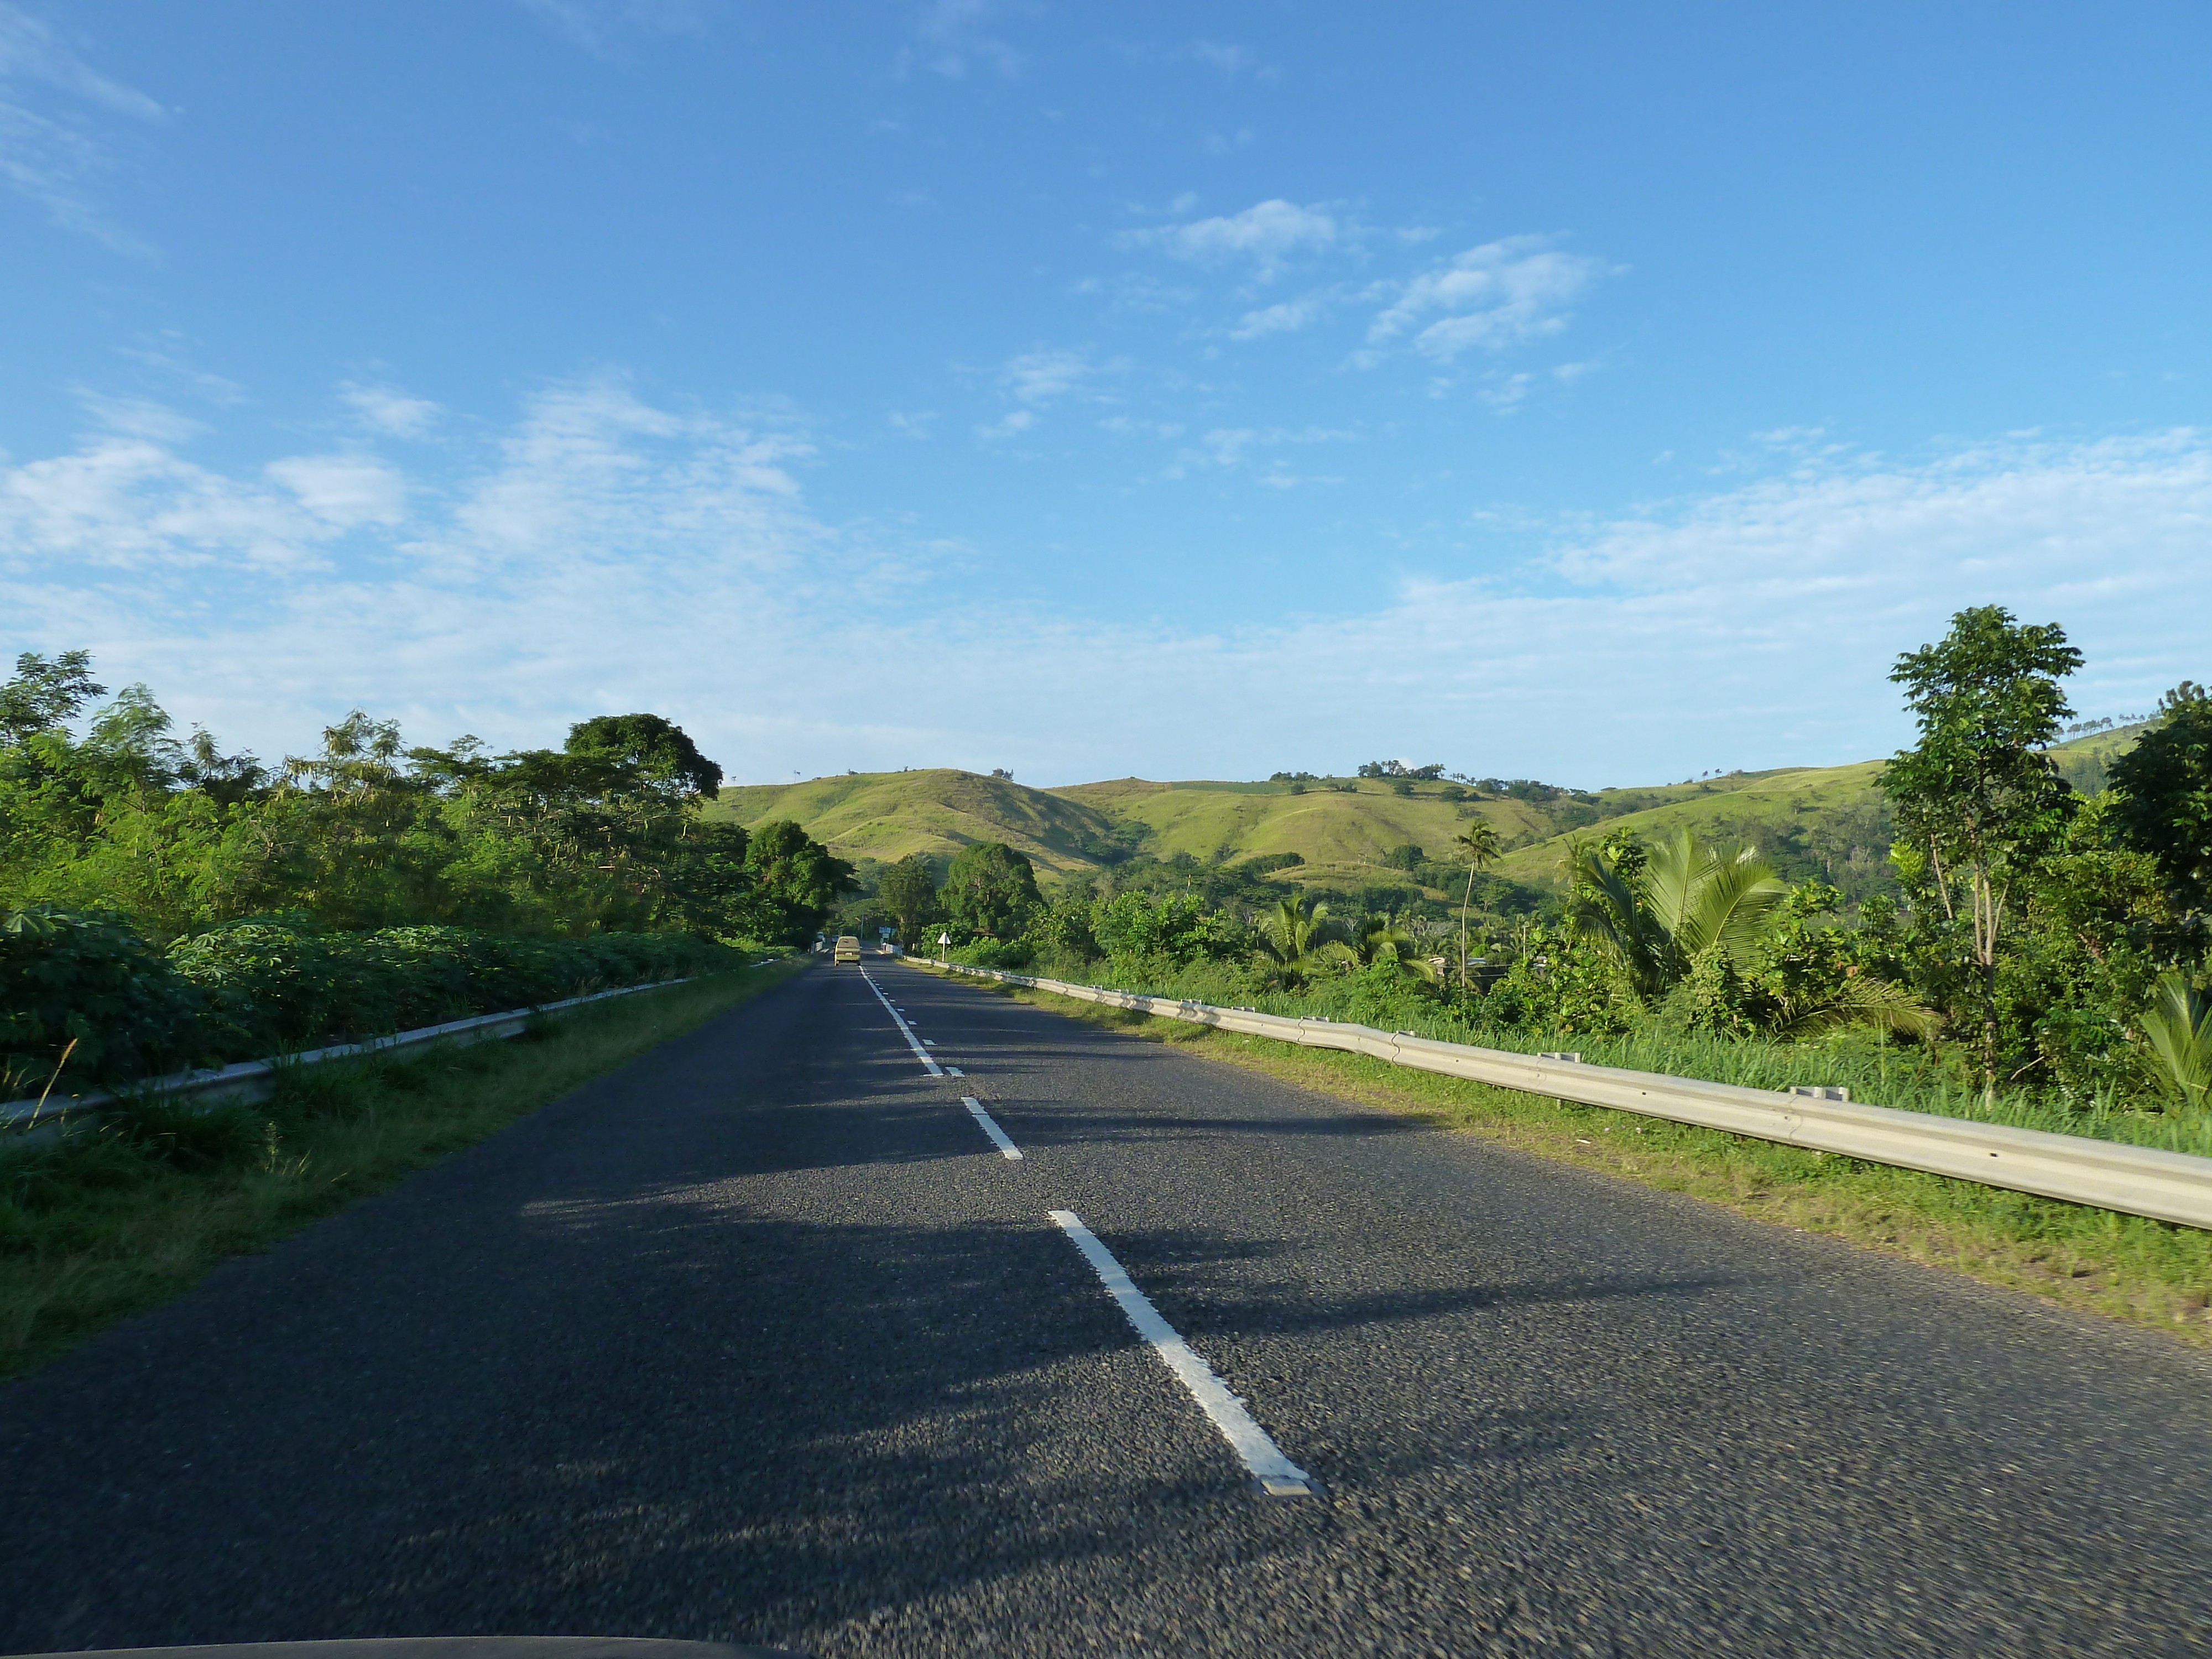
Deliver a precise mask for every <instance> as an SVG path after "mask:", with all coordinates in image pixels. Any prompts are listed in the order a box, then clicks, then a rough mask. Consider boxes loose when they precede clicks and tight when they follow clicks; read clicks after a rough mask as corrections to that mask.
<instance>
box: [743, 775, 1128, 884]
mask: <svg viewBox="0 0 2212 1659" xmlns="http://www.w3.org/2000/svg"><path fill="white" fill-rule="evenodd" d="M708 811H710V812H713V813H714V814H716V815H718V816H722V817H732V818H734V819H736V820H737V821H738V823H742V824H744V825H745V826H746V827H747V828H750V827H751V826H753V825H755V824H757V823H766V822H767V821H768V820H769V819H771V818H790V819H792V820H793V821H794V822H796V823H798V824H799V827H800V828H801V829H805V831H806V833H807V834H808V835H810V836H813V837H814V839H815V840H817V841H818V842H821V843H822V844H823V846H825V847H827V848H829V850H830V851H832V852H833V853H836V854H837V855H838V856H839V857H840V858H848V859H862V858H871V859H882V860H885V861H887V862H888V861H890V860H896V859H902V858H904V857H905V856H906V855H907V854H909V853H927V854H934V855H941V856H947V857H949V856H951V854H955V853H957V852H958V851H959V850H960V849H961V848H963V847H966V846H969V845H971V844H972V843H974V842H980V841H1002V842H1006V844H1007V845H1008V846H1010V847H1013V848H1018V849H1019V850H1020V851H1022V852H1024V853H1026V854H1028V855H1029V856H1030V860H1032V861H1033V862H1035V863H1036V866H1037V867H1038V869H1039V871H1040V872H1042V873H1051V872H1066V871H1069V870H1076V869H1089V868H1091V867H1092V866H1094V865H1095V863H1096V862H1097V860H1096V859H1095V858H1094V857H1093V856H1092V855H1091V853H1090V852H1087V851H1086V850H1085V849H1086V848H1097V847H1098V846H1101V845H1103V844H1104V842H1105V840H1106V838H1107V837H1108V836H1110V835H1111V834H1112V833H1113V829H1114V823H1113V820H1112V819H1110V818H1109V817H1104V816H1103V815H1101V814H1100V813H1098V812H1097V811H1092V810H1091V808H1089V807H1087V806H1085V805H1082V804H1080V803H1079V802H1076V801H1071V800H1063V799H1060V797H1058V796H1057V795H1054V794H1050V793H1047V792H1046V791H1044V790H1042V789H1030V788H1028V787H1024V786H1023V785H1020V784H1018V783H1015V782H1013V781H1012V780H1011V779H1007V778H987V777H979V776H977V775H975V773H973V772H961V771H955V770H952V769H948V768H944V767H933V768H930V769H926V770H922V771H917V772H856V773H853V774H850V775H847V776H845V777H836V778H815V779H813V780H811V781H808V782H805V783H793V784H752V785H744V786H732V787H729V788H726V789H724V790H723V791H721V793H720V795H719V796H718V797H717V798H716V799H715V801H714V805H712V806H711V807H710V808H709V809H708Z"/></svg>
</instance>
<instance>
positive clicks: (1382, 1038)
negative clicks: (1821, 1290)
mask: <svg viewBox="0 0 2212 1659" xmlns="http://www.w3.org/2000/svg"><path fill="white" fill-rule="evenodd" d="M915 965H917V966H932V967H935V966H943V967H945V968H947V969H950V971H951V972H954V973H960V974H972V975H976V976H978V977H980V978H985V979H994V980H1000V981H1004V982H1005V983H1007V984H1010V985H1023V986H1028V987H1030V988H1032V989H1035V990H1039V991H1049V992H1051V993H1053V994H1054V995H1057V996H1064V997H1073V998H1075V999H1077V1000H1080V1001H1084V1002H1097V1003H1103V1004H1104V1005H1106V1006H1109V1007H1115V1008H1128V1009H1133V1010H1135V1011H1136V1012H1139V1013H1146V1014H1154V1015H1158V1016H1159V1017H1161V1018H1167V1019H1182V1020H1189V1021H1192V1022H1194V1024H1200V1025H1213V1026H1218V1027H1219V1028H1220V1029H1221V1030H1225V1031H1241V1032H1243V1033H1245V1034H1246V1035H1248V1036H1264V1037H1273V1038H1274V1039H1275V1040H1276V1041H1278V1042H1295V1043H1297V1044H1299V1045H1301V1046H1303V1047H1304V1048H1336V1049H1341V1050H1343V1051H1345V1052H1346V1053H1348V1054H1366V1055H1369V1056H1370V1057H1371V1058H1373V1059H1376V1060H1389V1062H1391V1063H1392V1064H1393V1065H1397V1066H1411V1067H1412V1068H1413V1069H1414V1070H1416V1071H1421V1072H1437V1073H1442V1074H1443V1075H1444V1076H1447V1077H1461V1078H1467V1079H1471V1080H1473V1081H1474V1082H1477V1083H1490V1084H1495V1085H1498V1087H1500V1088H1505V1089H1517V1090H1520V1091H1522V1092H1524V1093H1527V1094H1533V1095H1548V1096H1550V1097H1552V1098H1553V1099H1554V1100H1569V1101H1573V1102H1576V1103H1578V1104H1581V1105H1584V1106H1609V1107H1612V1108H1613V1109H1615V1110H1618V1111H1624V1112H1640V1113H1642V1114H1643V1115H1644V1116H1646V1117H1658V1118H1666V1119H1668V1120H1669V1121H1673V1122H1676V1123H1692V1124H1696V1125H1699V1126H1700V1127H1704V1128H1708V1129H1723V1130H1726V1131H1727V1132H1729V1133H1731V1134H1739V1135H1749V1136H1752V1137H1753V1138H1754V1139H1759V1140H1771V1141H1777V1142H1779V1143H1781V1144H1782V1145H1784V1146H1802V1147H1805V1148H1807V1149H1808V1150H1810V1151H1814V1152H1836V1153H1840V1154H1842V1155H1843V1156H1844V1157H1846V1158H1863V1159H1865V1160H1866V1161H1867V1162H1868V1163H1869V1164H1894V1165H1896V1166H1898V1167H1899V1168H1900V1169H1906V1170H1924V1171H1926V1172H1927V1173H1929V1174H1930V1175H1940V1176H1952V1177H1954V1178H1955V1179H1957V1180H1961V1181H1973V1182H1980V1183H1981V1184H1982V1185H1983V1186H1985V1187H2002V1188H2006V1189H2007V1190H2008V1191H2011V1192H2017V1193H2033V1194H2038V1195H2039V1196H2040V1197H2044V1198H2060V1199H2065V1200H2068V1201H2069V1202H2071V1203H2075V1204H2092V1205H2095V1206H2097V1207H2099V1208H2100V1209H2106V1210H2118V1211H2121V1212H2124V1213H2126V1214H2129V1215H2141V1216H2149V1217H2151V1218H2154V1219H2155V1220H2159V1221H2172V1222H2179V1224H2180V1225H2183V1226H2185V1227H2203V1228H2212V1158H2198V1157H2195V1156H2193V1155H2192V1154H2190V1153H2187V1152H2166V1151H2163V1150H2161V1149H2160V1148H2158V1147H2154V1146H2126V1145H2124V1144H2121V1143H2119V1142H2117V1141H2110V1140H2093V1139H2089V1138H2088V1137H2087V1136H2085V1135H2063V1134H2052V1133H2049V1132H2047V1131H2045V1130H2042V1129H2015V1128H2012V1127H2008V1126H2007V1125H2004V1124H1997V1123H1975V1122H1971V1121H1967V1120H1966V1119H1963V1118H1949V1117H1937V1116H1936V1115H1932V1114H1930V1113H1927V1112H1905V1111H1899V1110H1898V1109H1895V1108H1894V1107H1889V1106H1869V1105H1866V1104H1864V1103H1861V1102H1857V1101H1840V1100H1831V1099H1820V1098H1814V1097H1808V1096H1805V1095H1796V1094H1778V1093H1774V1092H1772V1091H1769V1090H1765V1089H1746V1088H1741V1087H1739V1086H1738V1085H1735V1084H1729V1083H1706V1082H1703V1081H1700V1080H1699V1079H1694V1078H1680V1077H1662V1076H1660V1075H1658V1074H1656V1073H1650V1072H1628V1071H1621V1070H1619V1069H1617V1068H1615V1067H1613V1066H1585V1065H1583V1064H1582V1063H1580V1062H1579V1061H1577V1060H1565V1059H1560V1058H1556V1057H1551V1056H1543V1055H1530V1054H1514V1053H1512V1052H1510V1050H1506V1049H1502V1048H1475V1047H1474V1046H1472V1045H1471V1044H1467V1043H1459V1042H1437V1040H1436V1039H1434V1038H1432V1037H1420V1036H1413V1035H1412V1034H1411V1033H1410V1032H1397V1033H1393V1032H1389V1031H1378V1030H1375V1029H1374V1028H1373V1027H1372V1026H1367V1025H1350V1024H1338V1023H1337V1022H1335V1021H1333V1020H1326V1019H1291V1018H1285V1017H1284V1016H1281V1015H1279V1014H1262V1013H1255V1012H1250V1011H1249V1010H1246V1009H1242V1008H1217V1007H1215V1006H1213V1005H1212V1004H1211V1003H1205V1002H1179V1001H1176V1000H1172V999H1170V998H1167V997H1147V996H1139V995H1138V994H1135V993H1133V992H1130V991H1112V990H1107V989H1104V988H1103V987H1099V986H1096V985H1074V984H1070V983H1068V982H1067V981H1064V980H1054V979H1033V978H1030V977H1029V976H1028V975H1022V974H1009V973H1005V972H1002V971H1000V970H999V969H993V968H969V967H965V966H963V965H962V964H960V963H944V964H939V963H926V962H923V961H920V960H917V961H916V963H915Z"/></svg>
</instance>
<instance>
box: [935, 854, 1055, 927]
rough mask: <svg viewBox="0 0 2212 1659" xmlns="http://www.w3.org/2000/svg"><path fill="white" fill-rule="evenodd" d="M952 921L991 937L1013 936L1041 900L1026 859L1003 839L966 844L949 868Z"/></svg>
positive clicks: (946, 895)
mask: <svg viewBox="0 0 2212 1659" xmlns="http://www.w3.org/2000/svg"><path fill="white" fill-rule="evenodd" d="M942 898H943V901H944V904H945V908H946V909H947V910H948V911H950V912H951V915H952V919H953V921H957V922H958V923H959V924H960V925H961V926H962V927H965V928H967V929H968V930H969V932H970V933H981V934H983V935H985V936H986V937H987V938H990V939H1012V938H1014V937H1015V936H1016V935H1018V933H1020V932H1021V931H1022V924H1023V923H1024V921H1027V920H1028V918H1029V915H1030V912H1031V911H1032V910H1034V909H1036V908H1037V906H1038V905H1039V904H1041V903H1042V902H1043V900H1042V897H1041V896H1039V894H1038V892H1037V884H1036V870H1035V868H1034V867H1032V866H1031V865H1030V861H1029V860H1028V858H1027V857H1026V856H1025V855H1024V854H1021V853H1019V852H1018V851H1016V850H1015V849H1014V848H1011V847H1009V846H1007V845H1006V842H1002V841H979V842H974V843H973V844H971V845H969V846H967V847H963V848H961V849H960V851H959V853H958V854H956V855H955V856H954V858H953V860H952V867H951V869H950V870H948V871H947V872H945V890H944V893H943V895H942Z"/></svg>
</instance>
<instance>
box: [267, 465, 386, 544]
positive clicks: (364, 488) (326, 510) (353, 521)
mask: <svg viewBox="0 0 2212 1659" xmlns="http://www.w3.org/2000/svg"><path fill="white" fill-rule="evenodd" d="M264 471H267V473H268V475H269V476H270V477H271V478H273V479H274V480H275V481H276V483H280V484H282V485H283V487H284V488H285V489H289V490H290V491H291V492H292V494H293V495H296V496H297V497H299V501H300V505H301V506H302V507H306V508H307V511H308V512H310V513H313V514H314V515H315V517H317V518H318V519H320V520H322V521H323V522H324V523H325V524H327V525H330V526H332V527H334V528H336V529H339V530H350V529H352V528H353V527H354V526H356V525H364V524H376V525H387V526H388V525H397V524H400V523H402V522H404V520H405V519H406V517H407V480H406V478H405V477H403V476H402V475H401V473H400V471H399V470H398V468H397V467H394V466H392V465H389V464H387V463H386V462H384V461H380V460H378V459H375V458H374V456H368V455H290V456H287V457H285V458H284V459H282V460H276V461H271V462H270V463H269V465H268V466H267V467H266V468H265V469H264Z"/></svg>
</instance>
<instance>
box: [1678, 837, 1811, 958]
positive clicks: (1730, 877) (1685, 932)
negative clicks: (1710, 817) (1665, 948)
mask: <svg viewBox="0 0 2212 1659" xmlns="http://www.w3.org/2000/svg"><path fill="white" fill-rule="evenodd" d="M1789 896H1790V884H1789V883H1787V882H1785V881H1784V880H1783V879H1782V878H1781V877H1780V876H1778V875H1777V874H1775V872H1774V866H1772V865H1771V864H1769V863H1767V861H1766V860H1765V859H1763V858H1761V857H1759V854H1757V853H1756V852H1755V851H1754V850H1753V849H1752V848H1748V847H1747V848H1744V849H1743V850H1742V851H1741V853H1739V854H1736V856H1735V857H1734V858H1733V859H1730V860H1728V862H1726V863H1725V864H1723V863H1722V862H1720V861H1719V860H1714V862H1713V864H1712V866H1711V869H1710V870H1709V872H1708V873H1707V875H1706V878H1705V882H1704V883H1703V884H1701V885H1700V886H1699V889H1698V892H1697V897H1696V900H1695V902H1694V903H1693V905H1692V910H1691V915H1690V916H1689V917H1688V918H1687V919H1686V923H1685V926H1684V927H1683V928H1682V929H1681V931H1680V932H1678V933H1676V934H1675V941H1676V943H1677V944H1678V945H1680V947H1681V948H1682V950H1683V951H1685V952H1686V954H1688V955H1692V956H1694V955H1696V954H1697V953H1698V952H1699V951H1702V950H1705V949H1706V948H1708V947H1710V946H1712V945H1718V946H1719V947H1720V948H1721V949H1722V950H1723V951H1727V952H1728V954H1729V956H1731V957H1734V958H1735V960H1736V961H1738V962H1741V961H1742V960H1743V959H1744V958H1745V957H1746V956H1747V955H1748V954H1749V953H1750V951H1751V947H1752V946H1753V945H1754V944H1755V943H1757V942H1758V939H1759V935H1760V934H1761V933H1765V931H1766V923H1767V918H1768V917H1769V916H1771V915H1773V914H1774V908H1775V906H1777V905H1778V904H1780V903H1781V902H1782V901H1783V900H1784V899H1785V898H1787V897H1789Z"/></svg>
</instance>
